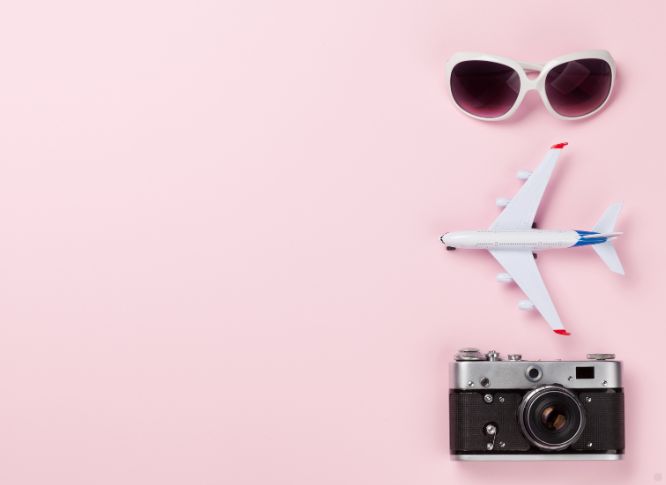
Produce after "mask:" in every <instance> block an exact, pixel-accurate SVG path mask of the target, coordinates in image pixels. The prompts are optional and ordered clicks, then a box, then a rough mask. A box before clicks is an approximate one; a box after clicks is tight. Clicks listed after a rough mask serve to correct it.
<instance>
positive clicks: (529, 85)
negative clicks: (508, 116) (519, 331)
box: [524, 78, 539, 93]
mask: <svg viewBox="0 0 666 485" xmlns="http://www.w3.org/2000/svg"><path fill="white" fill-rule="evenodd" d="M538 85H539V79H538V78H536V79H530V78H527V79H525V81H524V86H525V93H528V92H529V91H536V90H537V89H538Z"/></svg>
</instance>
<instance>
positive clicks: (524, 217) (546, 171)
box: [490, 143, 566, 231]
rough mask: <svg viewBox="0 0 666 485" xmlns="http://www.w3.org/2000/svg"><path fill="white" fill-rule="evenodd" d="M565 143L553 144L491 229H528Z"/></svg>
mask: <svg viewBox="0 0 666 485" xmlns="http://www.w3.org/2000/svg"><path fill="white" fill-rule="evenodd" d="M565 145H566V143H558V144H557V145H553V146H552V147H551V148H550V150H548V153H546V156H545V158H544V159H543V161H542V162H541V164H539V166H538V167H537V168H536V170H535V171H534V172H532V174H531V175H530V177H529V178H528V179H527V181H526V182H525V184H523V186H522V187H521V189H520V190H519V191H518V193H517V194H516V196H515V197H514V198H513V199H511V202H509V204H508V205H507V206H506V207H505V208H504V210H503V211H502V213H501V214H500V215H499V216H498V217H497V219H495V222H493V223H492V225H491V226H490V230H491V231H511V230H521V229H530V228H531V227H532V224H533V223H534V216H536V212H537V209H538V208H539V204H540V203H541V197H543V193H544V192H545V190H546V187H547V186H548V181H549V180H550V175H551V173H553V169H554V168H555V163H556V162H557V158H558V157H559V156H560V152H561V151H562V148H564V146H565Z"/></svg>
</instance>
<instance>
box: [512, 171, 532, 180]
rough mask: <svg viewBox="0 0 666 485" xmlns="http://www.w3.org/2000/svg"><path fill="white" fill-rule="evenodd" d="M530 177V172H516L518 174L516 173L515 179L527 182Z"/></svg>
mask: <svg viewBox="0 0 666 485" xmlns="http://www.w3.org/2000/svg"><path fill="white" fill-rule="evenodd" d="M531 175H532V172H530V171H529V170H518V172H516V178H517V179H519V180H527V179H528V178H530V176H531Z"/></svg>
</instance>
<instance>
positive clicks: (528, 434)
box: [518, 385, 585, 451]
mask: <svg viewBox="0 0 666 485" xmlns="http://www.w3.org/2000/svg"><path fill="white" fill-rule="evenodd" d="M543 396H557V397H560V398H564V399H565V400H567V401H569V402H570V403H572V404H573V409H575V410H576V411H577V414H578V416H577V418H578V420H579V423H578V427H577V428H576V430H575V432H574V433H573V435H572V436H571V437H569V438H567V439H566V440H564V441H562V442H559V443H549V442H547V441H545V440H543V439H541V438H540V437H539V436H538V434H537V433H536V431H535V430H534V429H533V426H532V423H531V419H530V418H531V417H532V413H533V411H534V405H535V404H536V403H537V402H538V401H539V400H541V399H543ZM518 421H519V422H520V428H521V429H522V431H523V434H524V435H525V438H527V440H528V441H529V442H530V443H532V444H533V445H534V446H536V447H537V448H540V449H542V450H547V451H558V450H563V449H565V448H567V447H568V446H570V445H571V444H573V443H575V442H576V441H577V440H578V438H580V435H581V434H582V433H583V429H585V410H584V409H583V405H582V404H581V402H580V401H579V400H578V398H577V397H576V396H575V394H574V393H572V392H571V391H569V390H568V389H566V388H564V387H561V386H553V385H548V386H542V387H537V388H536V389H534V390H532V391H530V392H528V393H527V394H525V397H524V398H523V400H522V402H521V403H520V406H519V407H518Z"/></svg>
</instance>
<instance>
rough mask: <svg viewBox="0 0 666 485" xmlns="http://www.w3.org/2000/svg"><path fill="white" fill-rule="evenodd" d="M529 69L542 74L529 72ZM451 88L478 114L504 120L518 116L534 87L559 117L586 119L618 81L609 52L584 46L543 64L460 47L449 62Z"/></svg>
mask: <svg viewBox="0 0 666 485" xmlns="http://www.w3.org/2000/svg"><path fill="white" fill-rule="evenodd" d="M528 73H533V74H536V77H533V78H530V77H528ZM446 74H447V79H448V85H449V92H450V94H451V97H452V98H453V100H454V101H455V103H456V105H457V106H458V108H460V109H461V110H462V111H463V112H464V113H466V114H468V115H469V116H471V117H473V118H477V119H480V120H486V121H500V120H504V119H507V118H509V117H510V116H511V115H513V114H514V113H515V112H516V110H517V109H518V106H520V103H522V101H523V99H524V98H525V94H527V92H528V91H532V90H536V91H537V92H538V93H539V95H540V96H541V100H542V101H543V104H545V105H546V109H547V110H548V111H550V113H551V114H552V115H553V116H555V117H556V118H560V119H564V120H571V119H581V118H586V117H588V116H591V115H593V114H594V113H596V112H597V111H599V110H600V109H601V108H603V106H604V105H605V104H606V102H607V101H608V98H609V97H610V93H611V91H612V90H613V84H614V82H615V61H613V58H612V57H611V55H610V53H609V52H607V51H596V50H592V51H581V52H575V53H573V54H568V55H565V56H561V57H558V58H556V59H553V60H551V61H549V62H548V63H546V64H545V65H543V64H534V63H530V62H518V61H514V60H513V59H508V58H506V57H499V56H493V55H489V54H477V53H472V52H458V53H457V54H454V55H453V57H451V59H449V61H448V62H447V63H446Z"/></svg>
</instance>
